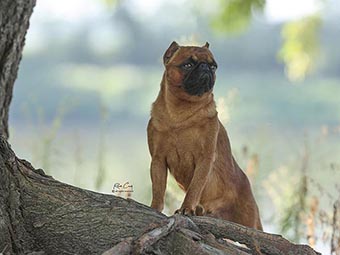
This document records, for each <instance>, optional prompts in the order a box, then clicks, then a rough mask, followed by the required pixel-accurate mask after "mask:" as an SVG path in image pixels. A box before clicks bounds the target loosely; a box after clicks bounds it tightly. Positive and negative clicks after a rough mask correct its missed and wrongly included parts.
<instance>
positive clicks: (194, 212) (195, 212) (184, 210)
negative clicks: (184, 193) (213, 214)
mask: <svg viewBox="0 0 340 255" xmlns="http://www.w3.org/2000/svg"><path fill="white" fill-rule="evenodd" d="M175 214H182V215H187V216H203V215H205V210H204V207H203V206H202V205H197V206H196V207H195V208H189V207H185V206H182V207H181V208H180V209H177V210H176V211H175Z"/></svg>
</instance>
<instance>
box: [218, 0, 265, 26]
mask: <svg viewBox="0 0 340 255" xmlns="http://www.w3.org/2000/svg"><path fill="white" fill-rule="evenodd" d="M265 3H266V1H265V0H227V1H226V0H220V1H219V6H220V8H219V11H218V13H217V14H216V16H214V17H213V18H212V26H213V28H214V29H216V30H217V31H221V32H241V31H243V30H244V29H245V28H246V27H247V26H248V25H249V23H250V21H251V18H252V14H253V12H254V11H256V12H262V11H263V9H264V6H265Z"/></svg>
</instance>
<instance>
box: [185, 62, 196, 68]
mask: <svg viewBox="0 0 340 255" xmlns="http://www.w3.org/2000/svg"><path fill="white" fill-rule="evenodd" d="M193 66H194V65H193V64H192V63H186V64H184V65H183V67H184V68H185V69H190V68H191V67H193Z"/></svg>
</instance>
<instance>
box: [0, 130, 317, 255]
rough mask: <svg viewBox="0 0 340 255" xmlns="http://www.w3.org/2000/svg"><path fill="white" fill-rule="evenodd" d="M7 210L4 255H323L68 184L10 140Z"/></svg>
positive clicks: (1, 187) (1, 160) (1, 186)
mask: <svg viewBox="0 0 340 255" xmlns="http://www.w3.org/2000/svg"><path fill="white" fill-rule="evenodd" d="M0 205H1V206H0V212H1V221H0V228H1V231H0V251H4V253H5V254H6V253H9V254H13V253H14V254H23V253H31V252H40V253H41V254H100V253H103V252H105V254H295V255H297V254H303V255H307V254H311V255H312V254H317V253H316V252H315V251H314V250H313V249H312V248H310V247H309V246H305V245H295V244H292V243H290V242H288V241H287V240H285V239H283V238H282V237H281V236H278V235H271V234H267V233H264V232H261V231H256V230H253V229H249V228H246V227H243V226H240V225H238V224H235V223H230V222H226V221H222V220H219V219H214V218H209V217H191V218H189V217H184V216H179V215H176V216H173V217H167V216H165V215H163V214H161V213H158V212H156V211H154V210H153V209H151V208H149V207H148V206H145V205H142V204H139V203H137V202H135V201H133V200H125V199H122V198H119V197H115V196H113V195H105V194H99V193H95V192H92V191H88V190H82V189H80V188H77V187H73V186H71V185H67V184H64V183H61V182H59V181H57V180H54V179H53V178H52V177H50V176H46V175H45V174H44V172H43V171H42V170H41V169H38V170H36V169H34V168H33V167H32V166H31V165H30V164H29V163H28V162H27V161H25V160H21V159H18V158H17V157H16V156H15V154H14V152H13V151H12V150H11V149H10V146H9V144H8V143H7V142H6V140H5V139H4V138H3V137H1V138H0ZM223 238H225V239H228V240H229V241H226V240H225V239H223ZM230 240H232V241H235V242H239V243H241V244H244V246H243V247H240V246H239V245H236V244H235V243H234V242H231V241H230Z"/></svg>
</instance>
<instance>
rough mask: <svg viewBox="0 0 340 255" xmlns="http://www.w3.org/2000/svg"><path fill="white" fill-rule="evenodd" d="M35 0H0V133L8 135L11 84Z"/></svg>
mask: <svg viewBox="0 0 340 255" xmlns="http://www.w3.org/2000/svg"><path fill="white" fill-rule="evenodd" d="M34 6H35V0H0V134H1V135H3V136H4V137H6V138H8V135H9V133H8V112H9V105H10V103H11V99H12V92H13V85H14V81H15V79H16V77H17V73H18V67H19V62H20V60H21V55H22V50H23V47H24V44H25V35H26V31H27V29H28V26H29V18H30V17H31V14H32V12H33V7H34Z"/></svg>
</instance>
